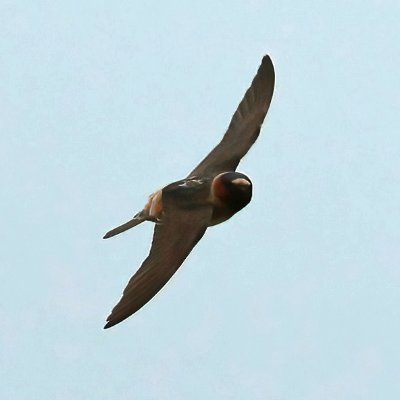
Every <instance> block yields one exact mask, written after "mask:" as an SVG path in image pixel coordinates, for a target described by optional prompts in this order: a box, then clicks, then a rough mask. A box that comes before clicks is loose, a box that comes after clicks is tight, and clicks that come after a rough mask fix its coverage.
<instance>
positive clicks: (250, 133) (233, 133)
mask: <svg viewBox="0 0 400 400" xmlns="http://www.w3.org/2000/svg"><path fill="white" fill-rule="evenodd" d="M274 86H275V71H274V66H273V64H272V61H271V58H270V57H269V56H268V55H266V56H264V58H263V59H262V62H261V65H260V67H259V68H258V71H257V74H256V76H255V77H254V79H253V82H252V83H251V85H250V87H249V89H248V90H247V91H246V93H245V95H244V97H243V100H242V101H241V102H240V104H239V107H238V108H237V110H236V112H235V114H234V115H233V117H232V120H231V123H230V124H229V127H228V130H227V131H226V133H225V135H224V137H223V138H222V140H221V142H220V143H219V144H218V145H217V146H216V147H215V148H214V149H213V150H212V151H211V152H210V153H209V154H208V155H207V157H206V158H205V159H204V160H203V161H202V162H201V163H200V164H199V165H198V166H197V167H196V168H195V169H194V170H193V171H192V172H191V173H190V174H189V175H188V176H204V175H208V176H215V175H216V174H219V173H220V172H225V171H234V170H236V167H237V166H238V164H239V162H240V160H241V158H242V157H243V156H244V155H245V154H246V153H247V152H248V151H249V149H250V147H251V146H252V145H253V143H254V142H255V141H256V139H257V138H258V135H259V133H260V129H261V125H262V123H263V121H264V118H265V116H266V114H267V112H268V109H269V105H270V103H271V99H272V94H273V92H274Z"/></svg>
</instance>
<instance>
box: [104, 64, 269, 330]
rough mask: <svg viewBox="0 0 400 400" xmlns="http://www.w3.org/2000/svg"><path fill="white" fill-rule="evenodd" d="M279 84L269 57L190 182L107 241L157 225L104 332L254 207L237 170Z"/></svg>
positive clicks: (173, 188)
mask: <svg viewBox="0 0 400 400" xmlns="http://www.w3.org/2000/svg"><path fill="white" fill-rule="evenodd" d="M274 83H275V74H274V68H273V65H272V62H271V59H270V58H269V56H265V57H264V58H263V60H262V63H261V66H260V68H259V69H258V71H257V74H256V76H255V78H254V79H253V82H252V84H251V86H250V88H249V89H248V90H247V92H246V94H245V96H244V98H243V100H242V101H241V103H240V104H239V107H238V109H237V110H236V112H235V114H234V115H233V117H232V120H231V122H230V124H229V127H228V130H227V131H226V133H225V135H224V137H223V138H222V140H221V142H220V143H219V144H218V145H217V146H216V147H215V148H214V149H213V150H212V151H211V152H210V153H209V154H208V155H207V157H205V158H204V160H203V161H201V163H200V164H199V165H198V166H197V167H196V168H195V169H194V170H193V171H192V172H191V173H190V174H189V175H188V177H187V178H186V179H182V180H180V181H177V182H174V183H171V184H170V185H167V186H166V187H164V188H163V189H161V190H159V191H157V192H155V193H153V194H152V195H151V196H150V198H149V202H148V203H147V204H146V206H145V207H144V209H143V210H142V211H140V212H139V213H138V214H136V215H135V217H134V218H133V219H132V220H130V221H128V222H127V223H125V224H123V225H121V226H119V227H117V228H115V229H113V230H111V231H109V232H108V233H107V234H106V235H105V236H104V238H105V239H106V238H109V237H112V236H115V235H117V234H119V233H121V232H124V231H126V230H128V229H130V228H132V227H134V226H136V225H138V224H140V223H141V222H143V221H153V222H155V223H156V225H155V229H154V236H153V242H152V246H151V250H150V253H149V255H148V257H147V258H146V259H145V260H144V262H143V264H142V265H141V267H140V268H139V270H138V271H137V272H136V273H135V274H134V275H133V277H132V278H131V279H130V281H129V282H128V285H127V286H126V288H125V290H124V292H123V295H122V298H121V300H120V301H119V303H118V304H117V305H116V306H115V307H114V309H113V310H112V312H111V314H110V315H109V316H108V318H107V321H108V322H107V324H106V325H105V328H110V327H111V326H113V325H115V324H118V323H119V322H121V321H123V320H124V319H126V318H127V317H129V316H130V315H132V314H133V313H135V312H136V311H137V310H139V309H140V308H141V307H143V305H145V304H146V303H147V302H148V301H149V300H150V299H151V298H153V297H154V295H155V294H156V293H158V292H159V291H160V289H161V288H162V287H163V286H164V285H165V284H166V283H167V282H168V280H169V279H170V278H171V277H172V275H173V274H174V273H175V272H176V270H177V269H178V268H179V267H180V265H181V264H182V263H183V261H184V260H185V258H186V257H187V256H188V254H189V253H190V252H191V250H192V249H193V247H194V246H195V245H196V244H197V242H198V241H199V240H200V239H201V238H202V236H203V235H204V233H205V231H206V229H207V228H208V227H209V226H212V225H216V224H218V223H221V222H223V221H226V220H227V219H229V218H230V217H231V216H232V215H234V214H235V213H236V212H238V211H239V210H241V209H242V208H243V207H245V206H246V205H247V204H248V203H249V202H250V200H251V196H252V183H251V181H250V179H249V178H248V177H247V176H246V175H244V174H241V173H238V172H235V170H236V168H237V166H238V164H239V162H240V160H241V158H242V157H243V156H244V155H245V154H246V153H247V151H248V150H249V149H250V147H251V146H252V144H253V143H254V142H255V141H256V139H257V137H258V135H259V133H260V129H261V125H262V123H263V121H264V118H265V116H266V114H267V111H268V108H269V105H270V102H271V99H272V94H273V91H274Z"/></svg>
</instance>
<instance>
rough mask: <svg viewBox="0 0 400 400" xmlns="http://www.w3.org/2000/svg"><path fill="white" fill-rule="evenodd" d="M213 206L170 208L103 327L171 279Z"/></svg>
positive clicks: (123, 316)
mask: <svg viewBox="0 0 400 400" xmlns="http://www.w3.org/2000/svg"><path fill="white" fill-rule="evenodd" d="M210 217H211V207H202V208H199V209H196V210H181V209H176V208H173V207H171V208H170V209H168V210H167V211H166V213H165V216H164V217H163V220H162V223H161V224H158V225H156V226H155V228H154V236H153V243H152V246H151V250H150V254H149V255H148V257H147V258H146V259H145V260H144V261H143V264H142V266H141V267H140V268H139V270H138V271H137V272H136V273H135V275H133V277H132V278H131V279H130V281H129V282H128V285H127V286H126V288H125V290H124V293H123V295H122V298H121V300H120V301H119V303H118V304H117V305H116V306H115V307H114V309H113V310H112V312H111V314H110V315H109V316H108V318H107V321H108V322H107V324H106V325H105V327H104V328H110V327H112V326H113V325H116V324H118V323H119V322H121V321H123V320H124V319H126V318H128V317H129V316H130V315H132V314H133V313H135V312H136V311H137V310H139V309H140V308H141V307H143V306H144V305H145V304H146V303H147V302H148V301H149V300H151V299H152V298H153V297H154V296H155V295H156V294H157V293H158V292H159V291H160V290H161V288H162V287H163V286H164V285H165V284H166V283H167V282H168V280H169V279H170V278H171V277H172V275H173V274H174V273H175V272H176V270H177V269H178V268H179V267H180V266H181V264H182V263H183V261H184V260H185V258H186V257H187V256H188V255H189V253H190V252H191V250H192V249H193V247H194V246H195V245H196V244H197V242H198V241H199V240H200V239H201V238H202V237H203V235H204V233H205V231H206V229H207V222H209V220H210Z"/></svg>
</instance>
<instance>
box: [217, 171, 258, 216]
mask: <svg viewBox="0 0 400 400" xmlns="http://www.w3.org/2000/svg"><path fill="white" fill-rule="evenodd" d="M212 190H213V194H214V196H216V197H217V198H218V199H219V200H220V201H222V202H223V203H224V205H226V206H227V207H229V208H230V209H231V210H232V211H233V212H234V213H236V212H238V211H239V210H241V209H242V208H243V207H245V206H247V204H249V203H250V200H251V196H252V191H253V185H252V183H251V180H250V178H249V177H248V176H246V175H245V174H242V173H240V172H234V171H232V172H224V173H222V174H219V175H217V176H216V177H215V178H214V180H213V184H212Z"/></svg>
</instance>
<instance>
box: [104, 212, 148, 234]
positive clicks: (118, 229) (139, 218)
mask: <svg viewBox="0 0 400 400" xmlns="http://www.w3.org/2000/svg"><path fill="white" fill-rule="evenodd" d="M147 219H148V217H147V216H146V215H145V213H144V212H143V211H141V212H139V213H137V214H136V215H135V216H134V217H133V218H132V219H131V220H130V221H128V222H125V224H122V225H120V226H117V227H116V228H114V229H111V231H109V232H107V233H106V234H105V235H104V236H103V239H108V238H110V237H112V236H115V235H118V234H119V233H122V232H125V231H127V230H128V229H131V228H133V227H134V226H136V225H139V224H141V223H142V222H143V221H146V220H147Z"/></svg>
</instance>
